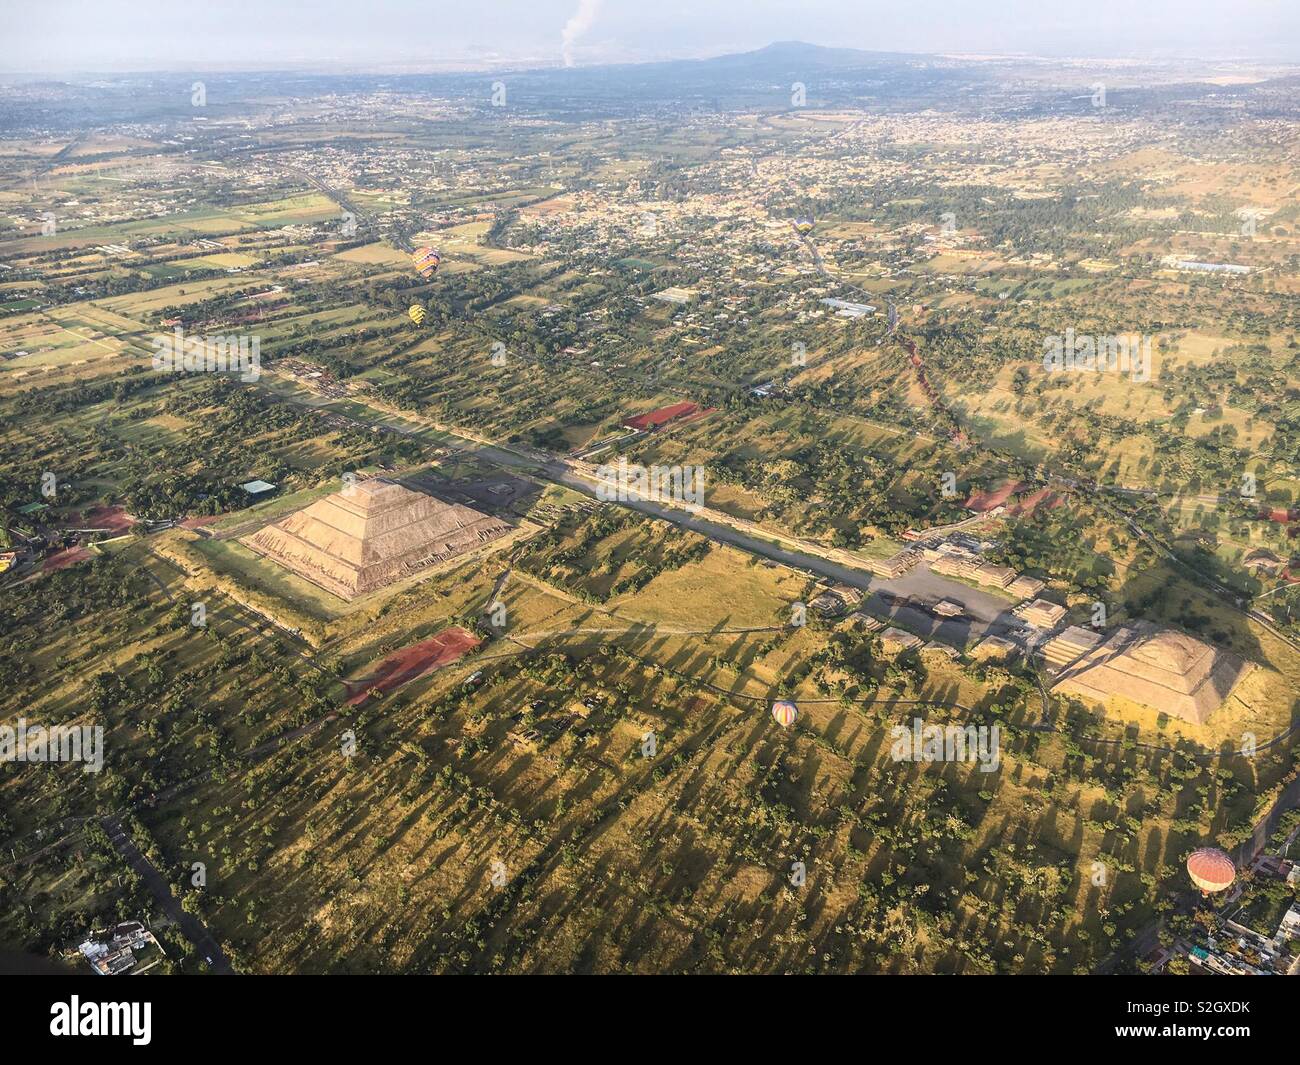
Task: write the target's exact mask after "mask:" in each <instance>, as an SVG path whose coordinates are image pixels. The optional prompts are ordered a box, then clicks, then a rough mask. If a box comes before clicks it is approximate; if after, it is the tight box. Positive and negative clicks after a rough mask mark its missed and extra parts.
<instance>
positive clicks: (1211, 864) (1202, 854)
mask: <svg viewBox="0 0 1300 1065" xmlns="http://www.w3.org/2000/svg"><path fill="white" fill-rule="evenodd" d="M1187 875H1188V876H1189V877H1191V878H1192V883H1193V884H1195V885H1196V886H1197V887H1198V888H1200V889H1201V894H1202V895H1213V894H1216V893H1218V892H1220V891H1226V890H1227V889H1228V888H1230V887H1231V886H1232V882H1233V881H1234V880H1235V879H1236V878H1237V867H1236V866H1235V865H1233V864H1232V859H1231V858H1229V857H1228V856H1227V855H1226V854H1224V853H1223V851H1221V850H1219V848H1218V847H1202V848H1200V849H1199V850H1194V851H1192V853H1191V854H1189V855H1188V856H1187Z"/></svg>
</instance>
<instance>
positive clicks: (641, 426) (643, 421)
mask: <svg viewBox="0 0 1300 1065" xmlns="http://www.w3.org/2000/svg"><path fill="white" fill-rule="evenodd" d="M699 409H700V408H699V405H698V404H696V403H687V402H682V403H673V404H670V405H669V406H667V407H660V408H659V409H658V410H652V411H650V412H649V413H647V414H638V415H636V416H635V417H632V418H625V419H623V425H624V427H626V428H628V429H636V430H638V431H644V430H646V429H658V428H659V426H661V425H667V424H668V423H669V422H675V421H677V419H678V418H685V417H688V416H689V415H692V414H696V413H698V412H699Z"/></svg>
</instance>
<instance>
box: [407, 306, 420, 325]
mask: <svg viewBox="0 0 1300 1065" xmlns="http://www.w3.org/2000/svg"><path fill="white" fill-rule="evenodd" d="M406 313H407V314H408V315H410V318H411V321H413V322H414V323H415V324H416V325H419V324H420V323H421V322H423V321H424V308H423V307H421V306H420V305H419V304H418V303H412V304H411V309H410V310H409V311H407V312H406Z"/></svg>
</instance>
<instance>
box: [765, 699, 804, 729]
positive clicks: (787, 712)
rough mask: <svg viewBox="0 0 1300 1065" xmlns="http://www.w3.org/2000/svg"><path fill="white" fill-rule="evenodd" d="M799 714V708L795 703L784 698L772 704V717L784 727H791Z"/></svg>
mask: <svg viewBox="0 0 1300 1065" xmlns="http://www.w3.org/2000/svg"><path fill="white" fill-rule="evenodd" d="M798 716H799V708H798V707H797V706H795V705H794V703H792V702H789V701H788V700H785V699H782V700H780V701H779V702H775V703H773V704H772V718H773V720H775V721H776V723H777V724H778V725H780V726H781V727H782V728H789V727H790V726H791V725H793V724H794V719H795V718H797V717H798Z"/></svg>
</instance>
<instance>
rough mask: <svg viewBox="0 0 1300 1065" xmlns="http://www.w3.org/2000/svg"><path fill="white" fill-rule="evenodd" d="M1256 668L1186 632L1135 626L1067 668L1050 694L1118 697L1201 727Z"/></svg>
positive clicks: (1121, 630)
mask: <svg viewBox="0 0 1300 1065" xmlns="http://www.w3.org/2000/svg"><path fill="white" fill-rule="evenodd" d="M1252 668H1253V666H1252V664H1251V663H1249V662H1245V661H1243V660H1242V659H1240V658H1238V657H1237V656H1236V655H1234V654H1232V653H1231V652H1228V651H1223V650H1220V649H1219V648H1217V647H1214V646H1213V645H1211V644H1208V643H1204V642H1202V641H1201V640H1198V639H1196V638H1195V637H1194V636H1189V635H1188V634H1187V633H1185V632H1177V631H1175V630H1173V629H1163V628H1161V627H1160V626H1158V625H1154V624H1152V623H1151V622H1149V621H1135V622H1133V623H1131V624H1130V625H1126V626H1124V627H1122V628H1119V629H1116V630H1115V632H1114V633H1112V634H1111V635H1110V637H1109V638H1108V639H1107V640H1106V641H1105V642H1104V643H1100V644H1099V645H1097V646H1096V647H1095V648H1094V649H1093V650H1091V651H1089V652H1087V653H1086V654H1084V655H1083V657H1082V658H1080V659H1079V660H1078V661H1077V662H1075V663H1073V664H1072V665H1071V666H1069V668H1068V669H1067V670H1066V671H1065V672H1064V673H1063V674H1062V675H1061V679H1060V680H1058V681H1057V683H1056V685H1055V687H1054V688H1053V689H1052V690H1053V691H1059V692H1063V693H1065V694H1067V695H1078V696H1082V697H1083V698H1085V699H1088V700H1090V701H1092V702H1096V703H1103V704H1105V703H1106V702H1107V701H1108V700H1110V699H1111V698H1112V697H1116V696H1118V697H1120V698H1123V699H1126V700H1128V701H1129V702H1134V703H1138V704H1139V705H1141V706H1147V707H1151V708H1152V709H1155V710H1160V711H1163V712H1165V713H1167V714H1172V715H1173V716H1174V717H1180V718H1182V719H1183V720H1184V721H1192V722H1195V723H1196V724H1198V725H1203V724H1205V722H1206V721H1207V720H1208V719H1209V717H1210V715H1211V714H1213V713H1214V711H1215V710H1217V709H1218V708H1219V707H1220V706H1222V705H1223V703H1224V701H1225V700H1226V699H1227V698H1228V695H1229V693H1231V691H1232V689H1233V687H1234V686H1235V685H1236V684H1237V682H1238V681H1239V680H1240V679H1241V678H1242V677H1243V676H1245V674H1246V673H1247V672H1248V671H1249V670H1250V669H1252Z"/></svg>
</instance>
